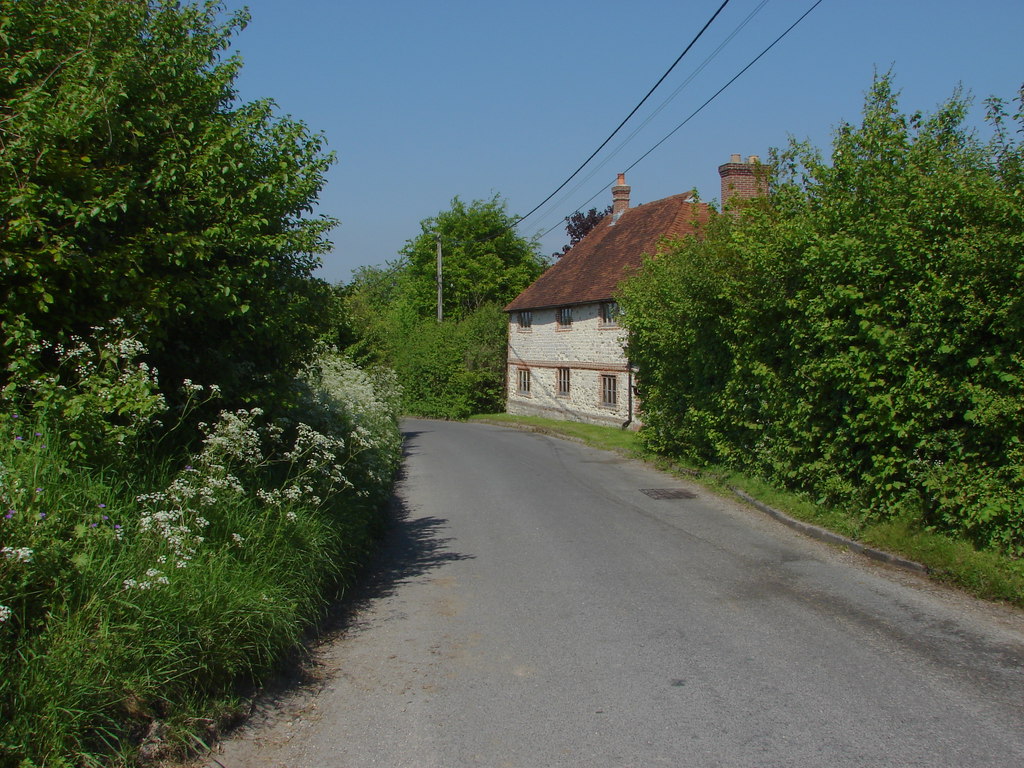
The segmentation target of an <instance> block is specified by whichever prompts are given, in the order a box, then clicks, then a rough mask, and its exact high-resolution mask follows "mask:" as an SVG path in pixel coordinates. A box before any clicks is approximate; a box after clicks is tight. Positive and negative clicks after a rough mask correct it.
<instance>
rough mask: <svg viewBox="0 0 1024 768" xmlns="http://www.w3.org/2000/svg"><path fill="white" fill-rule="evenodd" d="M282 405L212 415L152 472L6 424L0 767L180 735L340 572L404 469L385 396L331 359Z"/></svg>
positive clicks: (287, 640)
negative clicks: (277, 410) (282, 412)
mask: <svg viewBox="0 0 1024 768" xmlns="http://www.w3.org/2000/svg"><path fill="white" fill-rule="evenodd" d="M295 400H296V402H297V403H298V405H297V406H296V407H295V408H293V409H292V411H291V414H290V416H289V417H287V418H276V419H274V420H273V421H271V420H269V419H267V418H266V417H265V416H264V415H263V414H262V412H261V411H260V410H259V409H250V410H241V411H229V412H224V413H222V414H221V415H220V417H219V418H218V420H217V421H216V422H214V423H212V424H208V425H204V427H205V435H204V438H203V440H202V443H201V444H200V447H199V448H198V449H196V450H194V451H193V452H192V453H191V454H182V455H179V456H178V457H177V458H176V459H175V458H174V457H171V458H167V459H163V460H160V461H156V462H155V465H148V464H147V457H146V454H145V453H144V451H145V447H146V444H145V442H144V441H143V442H142V443H140V449H141V450H142V451H143V453H142V455H141V456H139V457H138V458H139V459H140V460H137V461H127V460H121V461H119V462H115V463H109V462H107V463H105V464H92V465H90V464H89V463H88V462H86V461H84V460H83V455H82V452H81V450H80V448H81V446H80V445H75V444H73V443H72V442H71V440H72V439H75V440H78V439H79V438H71V437H70V436H68V435H67V434H66V433H65V431H64V430H62V428H61V424H60V423H52V422H48V421H47V420H46V419H45V418H41V417H34V416H32V415H31V414H24V413H15V412H7V413H4V414H0V502H2V511H0V547H2V550H0V668H2V674H0V766H3V767H4V768H8V767H11V768H13V766H26V767H27V766H71V765H75V766H78V765H100V764H103V763H104V761H106V760H108V759H109V758H110V756H111V755H120V756H121V759H123V760H128V761H130V760H131V755H132V753H133V752H134V751H135V750H137V749H138V747H139V746H140V745H144V744H147V737H148V748H149V749H150V751H151V753H156V754H159V752H160V750H159V749H154V746H156V747H159V746H161V745H162V746H168V745H170V744H171V743H172V742H173V741H174V739H176V738H177V739H182V740H185V739H188V738H189V737H188V735H187V733H188V730H189V728H188V725H189V723H193V724H195V723H198V722H201V721H202V720H203V719H204V718H209V717H212V716H213V712H214V710H215V707H214V705H213V703H212V702H214V701H215V700H216V699H217V697H223V696H226V695H230V693H231V691H232V686H233V685H235V684H236V683H237V682H238V681H239V680H245V679H249V680H251V679H258V678H259V677H260V676H261V675H263V674H265V673H266V672H267V671H268V670H270V669H271V667H272V666H273V665H274V663H275V662H276V661H277V660H279V659H280V657H281V654H282V653H283V652H285V651H286V650H287V649H289V648H291V647H293V646H294V645H295V644H296V642H297V641H298V640H299V638H300V636H301V633H302V631H303V629H304V627H305V626H308V624H309V622H311V621H313V620H315V619H316V617H317V616H318V614H319V613H320V612H321V611H322V610H323V607H324V605H325V603H326V601H327V600H329V599H330V597H331V596H332V594H333V593H336V588H337V587H338V586H339V585H344V584H345V583H346V580H347V579H349V578H351V576H352V574H353V572H354V569H355V568H356V566H357V565H358V564H359V563H360V562H361V561H363V560H364V558H365V556H366V555H367V553H368V552H369V550H370V548H371V546H372V541H373V534H374V526H375V521H376V520H377V519H378V518H377V510H378V509H379V505H380V502H381V500H382V499H384V498H386V496H387V494H388V489H389V487H390V482H391V478H392V475H393V472H394V470H395V469H396V467H397V463H398V460H399V456H400V438H399V435H398V431H397V426H396V424H397V422H396V418H397V412H396V403H397V396H396V394H395V393H394V392H393V389H392V384H391V383H390V382H388V381H386V380H377V381H374V380H373V379H372V378H371V377H370V376H368V375H367V374H365V373H363V372H362V371H359V370H358V369H357V368H355V366H353V365H351V364H350V363H348V362H346V361H344V360H342V359H340V358H337V357H327V358H325V359H324V360H323V361H322V362H321V365H320V366H319V367H318V368H317V369H316V370H314V371H311V372H310V373H309V374H308V375H307V376H306V377H305V380H304V381H303V382H301V383H300V386H299V387H298V388H297V394H296V396H295ZM167 726H170V727H169V728H168V727H167ZM157 734H160V735H161V738H162V740H163V741H162V742H159V743H157V742H156V740H155V735H157Z"/></svg>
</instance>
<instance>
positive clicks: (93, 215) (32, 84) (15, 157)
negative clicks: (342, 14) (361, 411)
mask: <svg viewBox="0 0 1024 768" xmlns="http://www.w3.org/2000/svg"><path fill="white" fill-rule="evenodd" d="M246 20H247V15H246V14H245V13H244V12H239V13H235V14H233V15H230V16H226V15H225V14H224V12H223V7H222V6H221V5H220V4H219V3H215V2H212V1H210V0H207V2H203V3H200V4H198V5H180V4H179V3H177V2H174V0H141V1H137V2H109V1H108V0H79V1H78V2H66V0H18V2H13V3H4V4H3V6H2V7H0V210H2V211H3V215H2V219H0V285H2V286H3V291H4V295H5V301H4V304H3V306H2V308H0V324H2V326H3V328H4V330H5V332H6V333H5V335H6V336H7V338H8V340H9V344H8V346H7V347H6V348H5V350H4V352H3V353H2V355H3V359H2V360H0V362H2V363H4V364H7V363H9V362H10V359H11V355H13V354H17V353H16V352H15V350H14V347H13V344H12V342H11V340H12V337H13V336H14V335H15V332H16V330H17V329H18V328H22V329H24V328H26V327H27V328H31V329H33V330H34V331H37V332H39V333H41V334H42V335H43V336H46V337H50V338H54V337H59V336H60V335H62V334H65V333H68V332H75V333H78V334H80V335H83V336H84V335H87V331H88V329H89V328H90V327H91V326H94V325H102V324H104V323H105V322H106V321H107V320H109V319H110V318H112V317H121V318H123V319H124V320H125V321H126V323H127V324H128V326H129V328H130V329H131V330H133V331H134V332H135V333H136V334H137V335H138V336H139V337H140V338H141V339H142V340H143V341H144V342H145V343H146V345H147V346H148V348H149V349H150V353H151V356H152V361H153V362H154V363H155V364H156V366H157V367H158V368H159V369H160V372H161V374H162V380H163V381H164V382H165V383H166V384H167V385H173V384H174V383H175V382H176V381H177V382H180V380H181V379H183V378H192V379H195V380H197V381H204V382H217V383H219V384H221V386H222V387H224V389H225V391H226V393H227V394H228V395H229V397H235V398H241V397H247V396H251V395H253V394H254V393H256V392H258V391H261V390H265V389H266V388H267V387H268V386H269V387H274V386H280V385H281V383H282V382H284V381H287V380H289V379H290V378H291V375H292V374H293V373H294V371H295V370H297V369H298V367H299V366H301V365H302V364H303V362H304V361H305V360H306V358H307V357H308V355H309V353H310V350H311V348H312V345H313V342H314V341H315V340H316V339H317V338H318V337H319V336H320V335H321V334H322V333H323V331H324V330H325V327H326V322H327V320H328V319H329V312H326V311H325V306H326V302H328V300H329V290H328V287H327V286H326V285H325V284H324V283H322V282H321V281H317V280H314V279H313V278H312V272H313V270H314V269H315V268H316V266H317V265H318V263H319V262H318V259H317V256H316V255H317V254H319V253H322V252H324V251H325V249H326V248H327V245H328V244H327V241H326V240H325V236H326V233H327V231H328V230H329V229H330V228H331V227H332V226H333V224H334V222H333V221H332V220H331V219H328V218H325V217H319V218H310V217H308V216H307V214H309V213H310V212H311V209H312V205H313V203H314V201H315V200H316V198H317V195H318V193H319V191H320V189H321V187H322V185H323V182H324V173H325V171H326V170H327V168H328V167H329V165H330V164H331V162H332V161H333V158H332V156H331V155H330V154H327V153H325V152H324V150H323V139H322V137H320V136H318V135H314V134H310V133H309V131H308V130H307V128H306V127H305V126H304V125H303V124H302V123H300V122H297V121H294V120H291V119H288V118H279V117H276V116H275V115H274V106H273V104H272V103H270V102H268V101H259V102H253V103H247V104H238V103H237V102H236V93H235V90H234V80H235V77H236V75H237V74H238V71H239V69H240V67H241V61H240V59H239V58H238V57H237V56H231V55H229V53H228V47H229V45H230V42H231V38H232V36H233V35H234V34H235V32H236V31H237V30H239V29H240V28H242V27H243V26H244V24H245V22H246Z"/></svg>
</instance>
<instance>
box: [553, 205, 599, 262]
mask: <svg viewBox="0 0 1024 768" xmlns="http://www.w3.org/2000/svg"><path fill="white" fill-rule="evenodd" d="M611 212H612V207H611V206H610V205H609V206H608V207H607V208H605V209H604V210H603V211H599V210H597V208H591V209H590V210H589V211H587V212H586V213H580V212H579V211H576V212H575V213H573V214H572V215H571V216H566V217H565V232H566V234H567V235H569V242H568V243H567V244H566V245H563V246H562V250H561V251H559V252H556V253H553V254H551V255H552V256H554V257H555V258H558V259H560V258H562V257H563V256H565V254H567V253H568V252H569V251H570V250H572V247H573V246H574V245H576V243H578V242H579V241H580V240H582V239H583V238H584V237H586V236H587V235H588V234H589V233H590V230H592V229H593V228H594V227H596V226H597V225H598V224H599V223H600V222H601V219H603V218H604V217H605V216H607V215H608V214H609V213H611Z"/></svg>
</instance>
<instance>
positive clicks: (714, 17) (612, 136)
mask: <svg viewBox="0 0 1024 768" xmlns="http://www.w3.org/2000/svg"><path fill="white" fill-rule="evenodd" d="M728 4H729V0H724V2H723V3H722V4H721V5H720V6H718V10H717V11H715V12H714V14H712V16H711V18H710V19H708V21H707V23H706V24H705V25H704V26H703V27H702V28H701V30H700V32H698V33H697V35H696V37H694V38H693V40H691V41H690V44H689V45H687V46H686V49H685V50H684V51H683V52H682V53H681V54H679V57H678V58H677V59H676V60H675V61H674V62H672V66H671V67H669V68H668V69H667V70H665V74H663V75H662V76H661V77H660V78H659V79H658V82H656V83H655V84H654V86H653V87H652V88H651V90H649V91H648V92H647V95H646V96H644V97H643V98H642V99H640V102H639V103H638V104H637V105H636V106H635V107H633V111H632V112H630V113H629V114H628V115H626V117H625V119H623V121H622V122H621V123H619V125H618V127H617V128H616V129H615V130H614V131H612V132H611V133H610V134H609V135H608V138H607V139H605V140H604V141H602V142H601V146H599V147H598V148H597V149H595V150H594V151H593V152H592V153H591V155H590V157H588V158H587V159H586V160H584V161H583V163H582V164H581V165H580V167H579V168H577V169H576V170H575V171H573V172H572V173H571V174H570V175H569V178H567V179H566V180H565V181H563V182H562V183H561V184H559V185H558V188H557V189H555V191H554V192H552V193H551V194H550V195H548V196H547V197H545V198H544V199H543V200H541V201H540V203H538V204H537V206H536V207H535V208H533V210H531V211H530V212H529V213H527V214H526V215H524V216H520V217H519V218H518V219H516V221H515V222H514V223H513V226H515V225H516V224H518V223H519V222H521V221H523V220H524V219H527V218H528V217H530V216H531V215H533V214H534V213H536V212H537V211H538V210H539V209H540V208H541V206H543V205H544V204H545V203H546V202H547V201H548V200H550V199H551V198H552V197H554V196H555V195H557V194H558V193H559V192H561V191H562V189H563V188H564V187H565V185H566V184H568V183H569V182H570V181H572V180H573V179H574V178H575V177H576V174H578V173H579V172H580V171H582V170H583V168H584V167H585V166H586V165H587V163H589V162H590V161H591V160H593V159H594V157H595V156H596V155H597V153H598V152H600V151H601V150H602V149H604V147H605V145H606V144H608V142H609V141H611V140H612V139H613V138H614V137H615V135H616V134H617V133H618V132H619V131H620V130H621V129H622V126H624V125H625V124H626V122H627V121H628V120H629V119H630V118H631V117H632V116H633V115H635V114H636V112H637V110H638V109H640V107H642V106H643V105H644V102H646V101H647V99H648V98H650V96H651V94H652V93H654V91H655V89H656V88H657V87H658V86H659V85H661V83H662V82H663V81H664V80H665V78H666V77H668V76H669V73H670V72H672V70H673V69H675V67H676V64H678V63H679V62H680V61H682V60H683V57H684V56H685V55H686V54H687V53H689V51H690V49H691V48H693V46H694V45H695V44H696V42H697V41H698V40H700V38H701V36H702V35H703V34H704V33H705V32H706V31H707V29H708V27H710V26H711V23H712V22H713V21H714V20H715V19H717V18H718V14H720V13H721V12H722V11H723V10H724V9H725V6H727V5H728Z"/></svg>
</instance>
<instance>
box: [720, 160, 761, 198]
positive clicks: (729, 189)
mask: <svg viewBox="0 0 1024 768" xmlns="http://www.w3.org/2000/svg"><path fill="white" fill-rule="evenodd" d="M767 172H768V167H767V166H764V165H761V158H759V157H758V156H757V155H751V156H750V157H749V158H748V159H747V161H746V162H744V161H743V159H742V158H741V157H740V156H739V155H732V156H731V157H730V158H729V162H728V163H725V164H724V165H720V166H718V175H719V176H721V177H722V210H723V211H726V210H729V209H730V208H734V207H735V206H736V203H737V202H740V201H743V200H751V199H753V198H755V197H759V196H761V195H766V194H768V173H767Z"/></svg>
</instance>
